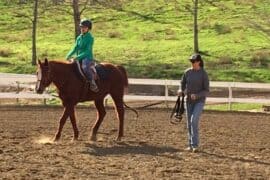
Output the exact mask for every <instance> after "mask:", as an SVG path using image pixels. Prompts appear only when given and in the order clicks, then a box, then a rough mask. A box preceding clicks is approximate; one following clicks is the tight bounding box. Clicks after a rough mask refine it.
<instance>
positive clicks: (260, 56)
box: [251, 50, 270, 67]
mask: <svg viewBox="0 0 270 180" xmlns="http://www.w3.org/2000/svg"><path fill="white" fill-rule="evenodd" d="M251 66H252V67H267V66H270V51H264V50H262V51H257V52H255V53H254V54H253V55H252V57H251Z"/></svg>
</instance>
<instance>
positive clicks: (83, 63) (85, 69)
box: [82, 58, 93, 81]
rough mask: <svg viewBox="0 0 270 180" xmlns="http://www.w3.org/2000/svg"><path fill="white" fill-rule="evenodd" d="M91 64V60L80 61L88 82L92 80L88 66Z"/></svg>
mask: <svg viewBox="0 0 270 180" xmlns="http://www.w3.org/2000/svg"><path fill="white" fill-rule="evenodd" d="M92 63H93V60H90V59H87V58H85V59H83V60H82V69H83V72H84V73H85V75H86V77H87V79H88V80H89V81H91V80H92V72H91V70H90V66H91V64H92Z"/></svg>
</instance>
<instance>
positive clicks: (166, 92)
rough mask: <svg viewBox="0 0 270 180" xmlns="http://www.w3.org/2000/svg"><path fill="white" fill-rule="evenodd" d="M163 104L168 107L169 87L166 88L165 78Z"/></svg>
mask: <svg viewBox="0 0 270 180" xmlns="http://www.w3.org/2000/svg"><path fill="white" fill-rule="evenodd" d="M164 82H165V104H166V106H167V107H168V96H169V89H168V83H167V79H165V81H164Z"/></svg>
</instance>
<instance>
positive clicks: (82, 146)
mask: <svg viewBox="0 0 270 180" xmlns="http://www.w3.org/2000/svg"><path fill="white" fill-rule="evenodd" d="M61 113H62V108H59V107H50V108H48V107H37V106H36V107H29V106H27V107H14V106H5V107H0V122H1V126H0V141H1V143H0V178H1V179H27V180H28V179H146V180H150V179H177V180H179V179H269V177H270V133H269V132H270V115H269V114H268V115H267V114H260V113H232V112H231V113H230V112H222V113H221V112H204V113H203V115H202V118H201V123H200V133H201V150H200V152H199V153H191V152H186V151H184V149H185V148H186V145H187V143H186V141H187V133H186V132H187V130H186V123H185V122H181V123H180V124H178V125H172V124H170V123H169V115H170V111H169V110H165V109H148V110H147V109H145V110H140V111H139V113H140V117H139V119H137V120H136V119H135V115H134V113H133V112H131V111H126V120H125V137H124V138H123V140H122V142H116V141H115V140H114V139H115V138H116V135H117V127H118V121H117V120H116V116H115V114H114V111H113V110H112V109H108V111H107V116H106V118H105V120H104V122H103V124H102V125H101V129H100V131H99V134H98V141H97V142H90V141H89V135H90V130H91V126H92V125H93V123H94V121H95V115H96V112H95V110H94V109H86V108H78V109H77V119H78V125H79V129H80V140H79V141H78V142H71V139H72V135H73V132H72V129H71V124H70V122H69V121H67V123H66V126H65V127H64V129H63V134H62V139H61V140H60V142H58V143H52V142H50V140H49V139H50V138H52V137H53V135H54V133H55V131H56V129H57V126H58V119H59V117H60V116H61Z"/></svg>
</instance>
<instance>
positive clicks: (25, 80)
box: [0, 73, 270, 105]
mask: <svg viewBox="0 0 270 180" xmlns="http://www.w3.org/2000/svg"><path fill="white" fill-rule="evenodd" d="M35 82H36V76H35V75H23V74H9V73H0V87H17V88H18V89H19V88H20V87H26V88H29V89H32V91H31V92H19V91H17V92H1V93H0V98H2V99H3V98H6V99H8V98H17V99H20V98H29V99H31V98H37V99H50V98H54V97H53V96H51V95H49V94H42V95H40V94H36V93H34V91H33V89H34V87H35ZM129 84H134V85H161V86H164V88H165V93H164V96H142V95H125V96H124V99H125V100H134V101H175V100H176V97H175V96H169V87H170V86H179V84H180V80H166V79H164V80H161V79H134V78H130V79H129ZM211 88H228V97H208V98H207V102H210V103H228V104H229V105H231V103H234V102H238V103H258V104H270V99H266V98H263V99H262V98H256V97H254V98H250V97H248V98H234V97H233V88H238V89H241V88H242V89H263V90H270V84H269V83H243V82H215V81H211V82H210V89H211Z"/></svg>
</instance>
